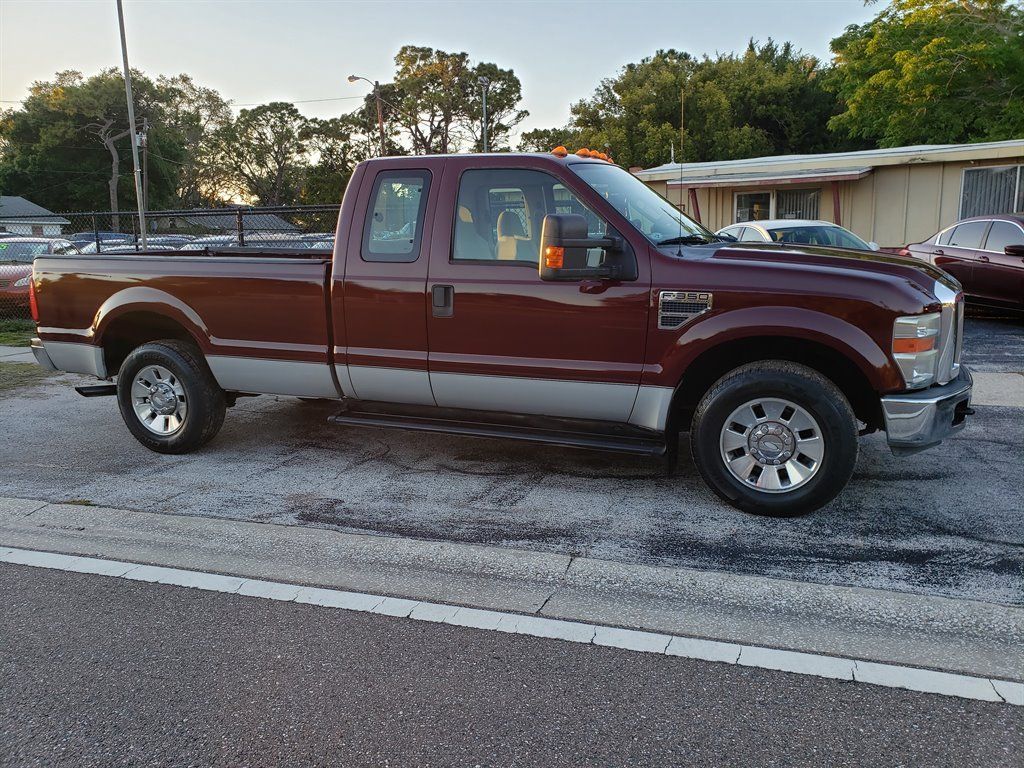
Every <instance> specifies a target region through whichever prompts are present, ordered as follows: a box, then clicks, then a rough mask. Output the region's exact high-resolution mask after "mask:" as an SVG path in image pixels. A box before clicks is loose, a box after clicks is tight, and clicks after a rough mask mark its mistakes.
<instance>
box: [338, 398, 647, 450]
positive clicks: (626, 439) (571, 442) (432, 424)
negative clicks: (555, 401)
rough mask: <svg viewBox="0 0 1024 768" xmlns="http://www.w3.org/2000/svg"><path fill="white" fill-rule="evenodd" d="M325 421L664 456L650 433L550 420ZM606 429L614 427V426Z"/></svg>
mask: <svg viewBox="0 0 1024 768" xmlns="http://www.w3.org/2000/svg"><path fill="white" fill-rule="evenodd" d="M473 413H475V412H473ZM327 420H328V422H330V423H331V424H340V425H345V426H363V427H379V428H383V429H412V430H417V431H419V432H445V433H448V434H452V435H468V436H470V437H496V438H501V439H504V440H522V441H526V442H533V443H547V444H549V445H563V446H567V447H570V448H585V449H589V450H595V451H618V452H623V453H633V454H639V455H642V456H664V455H665V453H666V450H667V446H666V443H665V440H664V439H663V438H661V437H659V436H654V435H653V434H652V435H650V436H648V435H646V434H636V433H634V432H632V431H626V430H619V432H620V433H619V434H613V433H605V432H597V431H593V432H592V431H581V430H574V429H566V428H557V427H558V426H560V425H555V424H553V423H551V422H552V420H544V419H538V420H537V421H538V422H541V423H539V424H537V425H533V424H525V423H503V422H501V421H476V420H471V419H469V420H467V419H463V418H453V417H449V416H443V417H436V416H426V415H417V414H411V413H389V412H384V411H379V410H354V409H346V410H344V411H342V412H341V413H338V414H336V415H334V416H331V417H329V418H328V419H327ZM521 421H522V420H521ZM545 422H546V423H545ZM609 426H610V427H614V426H615V425H609Z"/></svg>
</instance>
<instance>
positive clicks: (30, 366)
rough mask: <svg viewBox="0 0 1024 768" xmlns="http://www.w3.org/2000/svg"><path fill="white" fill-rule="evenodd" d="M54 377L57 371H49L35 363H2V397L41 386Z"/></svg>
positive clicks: (0, 382)
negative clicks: (37, 385)
mask: <svg viewBox="0 0 1024 768" xmlns="http://www.w3.org/2000/svg"><path fill="white" fill-rule="evenodd" d="M54 375H56V372H55V371H47V370H46V369H45V368H41V367H40V366H38V365H36V364H35V363H0V395H3V394H6V393H8V392H11V391H13V390H15V389H20V388H22V387H31V386H33V385H35V384H40V383H42V382H43V381H45V380H46V379H48V378H50V377H51V376H54Z"/></svg>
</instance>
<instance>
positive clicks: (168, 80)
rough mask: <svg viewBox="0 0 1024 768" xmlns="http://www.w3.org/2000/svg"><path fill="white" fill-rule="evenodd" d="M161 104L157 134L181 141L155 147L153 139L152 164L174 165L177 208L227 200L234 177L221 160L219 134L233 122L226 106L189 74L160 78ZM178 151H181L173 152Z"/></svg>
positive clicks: (213, 91) (157, 81) (219, 96)
mask: <svg viewBox="0 0 1024 768" xmlns="http://www.w3.org/2000/svg"><path fill="white" fill-rule="evenodd" d="M156 85H157V88H158V90H159V97H160V102H161V104H162V105H163V121H162V122H161V124H160V125H159V126H156V131H157V132H158V133H159V134H163V133H165V132H169V133H170V134H171V135H173V136H176V137H177V138H178V139H179V141H178V143H177V145H176V146H175V147H174V148H172V149H165V148H164V147H163V146H162V145H161V146H157V147H154V146H153V138H152V137H150V153H149V154H150V163H151V164H152V163H153V161H154V160H156V161H158V162H160V161H162V162H166V163H170V164H172V165H173V166H175V179H176V186H175V197H176V200H175V201H174V202H175V206H174V207H176V208H179V207H180V208H194V207H198V206H204V205H210V204H213V203H215V202H217V201H218V200H220V199H222V198H223V197H225V195H226V193H227V191H228V188H229V186H230V179H229V178H228V174H227V172H226V169H225V168H224V166H223V165H222V164H221V163H220V162H219V161H218V157H217V145H216V141H215V135H216V132H217V131H218V130H220V129H222V128H223V127H224V126H226V125H228V124H229V123H230V122H231V119H232V117H231V109H230V107H229V106H228V102H227V101H226V100H225V99H224V98H223V97H222V96H221V95H220V94H219V93H218V92H217V91H215V90H214V89H212V88H206V87H203V86H201V85H198V84H196V82H195V81H194V80H193V79H192V78H191V77H189V76H188V75H177V76H175V77H164V76H161V77H158V78H157V80H156ZM175 149H180V151H177V152H175V151H174V150H175Z"/></svg>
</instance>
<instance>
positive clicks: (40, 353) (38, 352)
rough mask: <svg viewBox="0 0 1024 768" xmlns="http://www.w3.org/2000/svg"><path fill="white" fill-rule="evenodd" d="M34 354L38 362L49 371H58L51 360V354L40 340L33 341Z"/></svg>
mask: <svg viewBox="0 0 1024 768" xmlns="http://www.w3.org/2000/svg"><path fill="white" fill-rule="evenodd" d="M32 354H33V355H35V357H36V362H37V363H39V365H41V366H42V367H43V368H45V369H46V370H48V371H56V370H57V366H56V365H54V364H53V361H52V360H51V359H50V355H49V353H48V352H47V351H46V347H44V346H43V342H42V340H40V339H32Z"/></svg>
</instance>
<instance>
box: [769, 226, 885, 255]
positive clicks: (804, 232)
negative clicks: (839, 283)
mask: <svg viewBox="0 0 1024 768" xmlns="http://www.w3.org/2000/svg"><path fill="white" fill-rule="evenodd" d="M767 232H768V234H769V235H770V236H771V238H772V240H773V241H775V242H776V243H801V244H804V245H828V246H833V247H836V248H853V249H855V250H858V251H870V250H871V246H870V245H868V244H867V243H865V242H864V241H863V240H861V239H860V238H859V237H857V236H856V235H855V234H853V232H848V231H847V230H845V229H843V228H842V227H830V226H826V225H822V226H799V227H773V228H771V229H769V230H767Z"/></svg>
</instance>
